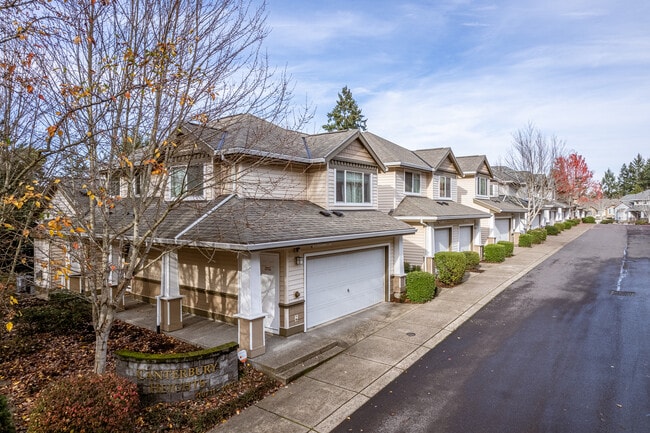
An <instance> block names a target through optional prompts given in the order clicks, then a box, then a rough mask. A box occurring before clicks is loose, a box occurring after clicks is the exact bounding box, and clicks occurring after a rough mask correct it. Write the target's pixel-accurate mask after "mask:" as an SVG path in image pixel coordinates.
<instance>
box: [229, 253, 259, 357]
mask: <svg viewBox="0 0 650 433" xmlns="http://www.w3.org/2000/svg"><path fill="white" fill-rule="evenodd" d="M261 274H262V269H261V266H260V253H259V252H252V253H250V256H248V257H246V256H244V257H242V259H241V262H240V279H239V313H238V314H237V315H236V316H235V317H236V318H237V323H238V329H239V341H238V343H239V347H240V348H242V349H245V350H246V352H247V353H248V357H249V358H253V357H255V356H259V355H263V354H264V352H266V339H265V334H264V317H265V314H264V313H263V312H262V278H261Z"/></svg>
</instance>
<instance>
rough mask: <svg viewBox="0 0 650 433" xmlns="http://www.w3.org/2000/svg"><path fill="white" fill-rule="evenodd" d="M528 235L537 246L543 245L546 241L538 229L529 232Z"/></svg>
mask: <svg viewBox="0 0 650 433" xmlns="http://www.w3.org/2000/svg"><path fill="white" fill-rule="evenodd" d="M528 234H529V235H530V236H531V238H532V242H533V244H535V245H537V244H541V243H542V241H543V240H544V238H543V235H542V232H541V231H540V230H538V229H533V230H529V231H528Z"/></svg>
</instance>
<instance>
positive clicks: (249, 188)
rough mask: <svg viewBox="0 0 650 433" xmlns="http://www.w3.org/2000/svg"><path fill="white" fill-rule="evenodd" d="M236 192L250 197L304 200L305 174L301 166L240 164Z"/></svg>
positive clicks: (305, 193)
mask: <svg viewBox="0 0 650 433" xmlns="http://www.w3.org/2000/svg"><path fill="white" fill-rule="evenodd" d="M237 193H238V194H240V195H241V196H242V197H251V198H272V199H290V200H304V199H305V198H306V197H307V175H306V174H305V172H304V170H303V169H302V168H301V167H298V168H297V167H287V166H283V165H260V166H254V165H250V164H246V165H244V164H241V167H240V170H239V175H238V179H237Z"/></svg>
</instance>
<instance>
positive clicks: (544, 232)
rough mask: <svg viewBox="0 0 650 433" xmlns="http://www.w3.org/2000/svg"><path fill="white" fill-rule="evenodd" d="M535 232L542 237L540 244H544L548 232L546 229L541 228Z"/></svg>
mask: <svg viewBox="0 0 650 433" xmlns="http://www.w3.org/2000/svg"><path fill="white" fill-rule="evenodd" d="M537 230H538V231H539V234H540V235H541V237H542V242H544V241H545V240H546V237H547V236H548V232H547V231H546V229H545V228H543V227H540V228H538V229H537Z"/></svg>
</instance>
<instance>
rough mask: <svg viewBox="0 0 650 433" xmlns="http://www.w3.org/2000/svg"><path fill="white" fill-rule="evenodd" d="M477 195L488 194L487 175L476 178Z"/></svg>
mask: <svg viewBox="0 0 650 433" xmlns="http://www.w3.org/2000/svg"><path fill="white" fill-rule="evenodd" d="M476 195H482V196H486V197H487V195H488V180H487V178H485V177H477V178H476Z"/></svg>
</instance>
